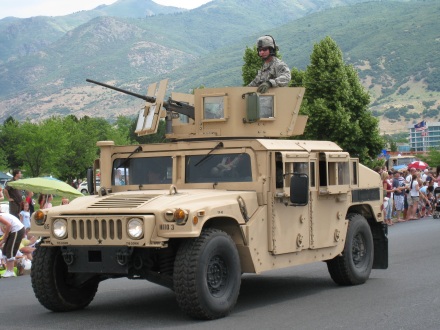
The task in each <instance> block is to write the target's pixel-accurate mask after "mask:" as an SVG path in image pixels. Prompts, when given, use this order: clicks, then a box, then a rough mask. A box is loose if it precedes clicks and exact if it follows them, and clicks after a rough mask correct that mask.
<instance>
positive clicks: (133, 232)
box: [127, 218, 144, 239]
mask: <svg viewBox="0 0 440 330" xmlns="http://www.w3.org/2000/svg"><path fill="white" fill-rule="evenodd" d="M127 233H128V236H130V238H132V239H141V238H142V236H143V235H144V222H143V221H142V219H139V218H133V219H130V220H128V223H127Z"/></svg>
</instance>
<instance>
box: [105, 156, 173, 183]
mask: <svg viewBox="0 0 440 330" xmlns="http://www.w3.org/2000/svg"><path fill="white" fill-rule="evenodd" d="M172 169H173V159H172V158H171V157H170V156H166V157H148V158H147V157H145V158H130V159H127V158H117V159H115V160H114V162H113V174H112V185H115V186H123V185H140V184H160V183H171V182H172V173H173V171H172Z"/></svg>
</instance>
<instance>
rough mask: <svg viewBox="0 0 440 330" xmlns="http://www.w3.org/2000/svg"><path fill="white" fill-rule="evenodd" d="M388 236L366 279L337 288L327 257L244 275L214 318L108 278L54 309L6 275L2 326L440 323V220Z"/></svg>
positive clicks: (156, 291) (163, 293) (161, 293)
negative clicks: (385, 251) (228, 308)
mask: <svg viewBox="0 0 440 330" xmlns="http://www.w3.org/2000/svg"><path fill="white" fill-rule="evenodd" d="M389 241H390V242H389V243H390V244H389V247H390V267H389V269H388V270H373V272H372V274H371V278H370V280H369V281H368V282H367V283H366V284H364V285H360V286H355V287H338V286H336V285H335V284H334V283H333V281H332V280H331V279H330V276H329V275H328V272H327V268H326V266H325V264H324V263H317V264H312V265H307V266H301V267H296V268H290V269H286V270H281V271H272V272H268V273H264V274H263V275H258V276H257V275H245V276H243V281H242V288H241V292H240V296H239V299H238V303H237V306H236V308H235V309H234V311H233V313H232V314H231V315H230V316H228V317H226V318H224V319H220V320H215V321H210V322H203V321H195V320H191V319H188V318H187V317H186V316H185V315H183V314H182V313H181V312H180V311H179V309H178V307H177V303H176V301H175V299H174V294H173V293H172V292H171V291H170V290H168V289H165V288H162V287H160V286H157V285H154V284H151V283H149V282H145V281H129V280H126V279H118V280H109V281H106V282H103V283H101V285H100V288H99V290H98V293H97V296H96V298H95V300H94V301H93V302H92V304H91V305H90V306H89V307H88V308H87V309H85V310H82V311H77V312H71V313H52V312H49V311H47V310H46V309H44V308H43V307H42V306H41V305H40V304H39V303H38V302H37V300H36V299H35V297H34V295H33V292H32V288H31V284H30V279H29V276H22V277H18V278H14V279H0V329H5V330H6V329H8V330H9V329H20V330H21V329H31V330H38V329H62V330H67V329H87V330H89V329H127V328H128V329H168V328H174V327H177V328H178V329H207V328H209V329H210V330H211V329H212V330H213V329H222V330H223V329H229V330H235V329H243V330H244V329H246V330H247V329H311V330H316V329H350V330H353V329H362V330H365V329H386V330H393V329H408V330H414V329H423V330H428V329H436V330H438V329H440V312H439V311H440V253H439V251H440V220H433V219H431V218H429V219H425V220H418V221H411V222H407V223H399V224H396V225H394V226H392V227H390V232H389Z"/></svg>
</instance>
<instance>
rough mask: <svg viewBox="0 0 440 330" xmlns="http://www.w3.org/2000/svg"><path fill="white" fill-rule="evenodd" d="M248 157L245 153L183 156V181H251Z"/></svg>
mask: <svg viewBox="0 0 440 330" xmlns="http://www.w3.org/2000/svg"><path fill="white" fill-rule="evenodd" d="M251 181H252V169H251V161H250V157H249V155H248V154H246V153H240V154H219V155H209V156H206V155H194V156H186V158H185V182H186V183H202V182H251Z"/></svg>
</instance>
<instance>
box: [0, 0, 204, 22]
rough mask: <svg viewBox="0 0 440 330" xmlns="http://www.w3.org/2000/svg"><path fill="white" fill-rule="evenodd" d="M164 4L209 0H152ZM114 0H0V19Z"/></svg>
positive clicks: (84, 7)
mask: <svg viewBox="0 0 440 330" xmlns="http://www.w3.org/2000/svg"><path fill="white" fill-rule="evenodd" d="M153 1H154V2H156V3H158V4H161V5H164V6H174V7H180V8H187V9H193V8H196V7H199V6H201V5H203V4H205V3H207V2H209V1H211V0H153ZM115 2H116V0H0V19H1V18H4V17H7V16H15V17H20V18H26V17H32V16H61V15H68V14H71V13H74V12H77V11H80V10H90V9H93V8H95V7H97V6H99V5H104V4H105V5H110V4H112V3H115Z"/></svg>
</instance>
